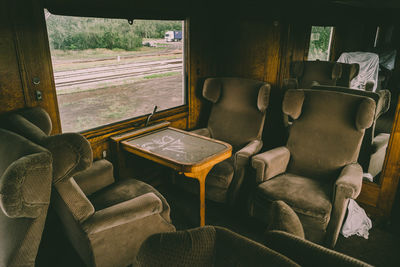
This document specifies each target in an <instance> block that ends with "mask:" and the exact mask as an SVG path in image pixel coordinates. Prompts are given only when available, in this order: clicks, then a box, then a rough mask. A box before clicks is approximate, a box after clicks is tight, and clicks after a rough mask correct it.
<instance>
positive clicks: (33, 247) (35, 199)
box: [0, 129, 52, 266]
mask: <svg viewBox="0 0 400 267" xmlns="http://www.w3.org/2000/svg"><path fill="white" fill-rule="evenodd" d="M0 140H1V141H0V142H1V146H0V157H1V161H0V207H1V212H0V244H1V245H0V247H1V249H0V266H34V265H35V258H36V254H37V251H38V248H39V244H40V240H41V238H42V232H43V228H44V223H45V219H46V215H47V209H48V206H49V203H50V191H51V178H52V158H51V154H50V152H49V151H47V150H45V149H44V148H42V147H40V146H38V145H36V144H34V143H32V142H30V141H28V140H27V139H25V138H23V137H21V136H19V135H17V134H15V133H12V132H10V131H7V130H4V129H0Z"/></svg>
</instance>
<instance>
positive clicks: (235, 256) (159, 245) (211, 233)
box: [136, 226, 299, 267]
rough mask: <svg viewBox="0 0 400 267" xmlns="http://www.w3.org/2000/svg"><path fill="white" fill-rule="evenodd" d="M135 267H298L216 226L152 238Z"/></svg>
mask: <svg viewBox="0 0 400 267" xmlns="http://www.w3.org/2000/svg"><path fill="white" fill-rule="evenodd" d="M136 265H137V266H138V267H142V266H143V267H144V266H146V267H153V266H154V267H159V266H182V267H183V266H260V267H261V266H299V265H297V264H296V263H295V262H293V261H292V260H290V259H289V258H287V257H285V256H283V255H281V254H279V253H278V252H276V251H273V250H272V249H269V248H267V247H265V246H263V245H262V244H260V243H257V242H254V241H253V240H250V239H248V238H246V237H244V236H242V235H239V234H237V233H235V232H232V231H230V230H228V229H226V228H223V227H218V226H204V227H200V228H194V229H188V230H183V231H177V232H174V233H161V234H155V235H152V236H150V237H149V238H148V239H147V240H146V241H145V242H144V243H143V245H142V247H141V248H140V250H139V253H138V256H137V263H136Z"/></svg>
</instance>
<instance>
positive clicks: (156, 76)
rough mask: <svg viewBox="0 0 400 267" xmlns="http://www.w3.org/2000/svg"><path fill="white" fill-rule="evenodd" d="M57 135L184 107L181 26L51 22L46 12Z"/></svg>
mask: <svg viewBox="0 0 400 267" xmlns="http://www.w3.org/2000/svg"><path fill="white" fill-rule="evenodd" d="M46 24H47V31H48V35H49V43H50V51H51V57H52V62H53V71H54V79H55V85H56V92H57V99H58V106H59V111H60V117H61V125H62V129H63V132H69V131H74V132H79V131H85V130H88V129H91V128H95V127H99V126H102V125H105V124H110V123H114V122H118V121H121V120H126V119H130V118H134V117H138V116H141V115H145V114H149V113H151V112H152V111H153V109H154V106H157V111H161V110H166V109H169V108H173V107H177V106H181V105H184V104H185V102H186V96H185V88H184V84H185V83H184V75H183V73H184V72H183V71H184V68H183V66H184V65H183V58H184V57H183V51H184V48H183V46H184V38H183V32H184V21H161V20H135V21H134V22H133V24H132V25H130V24H129V23H128V21H127V20H120V19H101V18H81V17H66V16H56V15H52V14H50V13H48V12H47V11H46Z"/></svg>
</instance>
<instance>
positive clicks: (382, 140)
mask: <svg viewBox="0 0 400 267" xmlns="http://www.w3.org/2000/svg"><path fill="white" fill-rule="evenodd" d="M312 89H314V90H328V91H336V92H343V93H347V94H353V95H360V96H366V97H370V98H372V99H374V101H375V103H376V111H375V118H374V121H373V124H372V127H370V128H368V129H366V130H365V134H364V139H363V143H362V145H361V150H360V155H359V157H358V162H359V163H360V165H361V167H362V168H363V171H364V173H370V174H371V175H372V177H375V176H377V175H378V174H379V173H380V172H381V171H382V168H383V162H384V160H385V154H386V148H387V145H388V143H389V137H390V135H389V134H384V133H381V134H379V135H377V136H375V125H376V122H377V120H378V119H379V117H380V116H381V115H383V114H384V113H386V112H387V111H388V110H389V108H390V98H391V94H390V91H388V90H380V91H379V92H371V91H364V90H358V89H351V88H346V87H337V86H313V87H312Z"/></svg>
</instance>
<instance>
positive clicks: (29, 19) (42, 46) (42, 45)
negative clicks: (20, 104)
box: [9, 0, 61, 133]
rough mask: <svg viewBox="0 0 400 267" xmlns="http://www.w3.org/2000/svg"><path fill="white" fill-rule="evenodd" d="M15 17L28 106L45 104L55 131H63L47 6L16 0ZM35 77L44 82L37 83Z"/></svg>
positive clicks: (26, 104) (32, 1)
mask: <svg viewBox="0 0 400 267" xmlns="http://www.w3.org/2000/svg"><path fill="white" fill-rule="evenodd" d="M9 11H10V14H11V16H12V18H13V23H14V30H15V37H16V50H17V54H18V60H19V67H20V71H21V77H22V86H23V88H24V91H25V94H26V95H25V101H26V102H25V106H27V107H31V106H38V105H39V106H41V107H43V108H44V109H46V110H47V112H48V113H49V114H50V117H51V119H52V123H53V133H59V132H61V124H60V119H59V113H58V105H57V96H56V91H55V86H54V76H53V70H52V64H51V57H50V50H49V42H48V38H47V30H46V25H45V19H44V11H43V7H42V6H41V5H40V3H39V1H35V0H27V1H23V0H16V1H13V2H12V3H10V5H9ZM34 78H39V79H40V83H39V84H38V85H35V84H34V83H33V80H34ZM36 90H39V91H41V93H42V97H43V100H41V101H38V100H37V99H36V96H35V92H36Z"/></svg>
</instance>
